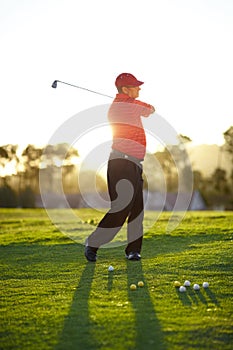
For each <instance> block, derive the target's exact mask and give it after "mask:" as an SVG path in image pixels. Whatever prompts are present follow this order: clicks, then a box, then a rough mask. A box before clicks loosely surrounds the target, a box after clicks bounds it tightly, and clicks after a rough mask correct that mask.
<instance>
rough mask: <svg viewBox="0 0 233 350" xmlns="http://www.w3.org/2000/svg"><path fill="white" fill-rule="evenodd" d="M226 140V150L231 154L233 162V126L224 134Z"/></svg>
mask: <svg viewBox="0 0 233 350" xmlns="http://www.w3.org/2000/svg"><path fill="white" fill-rule="evenodd" d="M223 136H224V139H225V145H224V148H225V150H226V151H227V152H229V153H230V155H231V157H232V162H233V126H231V127H230V128H229V129H228V130H227V131H225V132H224V133H223Z"/></svg>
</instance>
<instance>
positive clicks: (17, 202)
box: [0, 126, 233, 209]
mask: <svg viewBox="0 0 233 350" xmlns="http://www.w3.org/2000/svg"><path fill="white" fill-rule="evenodd" d="M223 135H224V139H225V144H224V145H223V146H222V147H223V149H224V151H226V152H227V153H228V154H229V156H230V157H229V159H230V161H231V174H230V177H227V173H226V170H225V169H222V168H219V167H217V168H216V169H215V171H214V172H213V173H212V174H211V176H208V177H205V176H204V175H203V174H202V173H201V172H200V171H197V170H194V171H193V174H192V175H193V178H192V181H193V188H194V189H195V190H199V191H200V193H201V194H202V196H203V198H204V200H205V202H206V204H207V207H208V208H210V209H211V208H214V207H221V206H222V207H224V208H226V209H233V199H232V198H233V126H231V127H230V128H229V129H228V130H227V131H226V132H224V133H223ZM178 141H179V142H178V143H177V144H176V145H167V146H166V147H164V148H163V149H162V150H160V151H157V152H155V154H151V155H148V156H147V157H146V159H145V162H144V169H145V172H144V173H146V174H147V177H145V176H144V187H145V188H148V189H149V190H150V191H154V192H156V191H160V190H161V186H163V184H164V183H166V191H167V192H176V191H177V190H178V187H179V182H180V180H182V187H181V188H179V189H180V190H181V191H183V192H185V191H186V190H187V188H188V186H190V178H189V175H190V174H189V164H188V158H187V157H186V153H185V152H186V151H185V147H184V144H186V143H189V142H191V139H190V138H189V137H187V136H183V135H179V140H178ZM152 158H153V159H152ZM78 160H79V153H78V150H77V149H75V148H74V147H70V146H69V145H68V144H65V143H63V144H58V145H47V146H45V147H36V146H34V145H28V146H27V147H26V148H25V149H23V150H22V151H20V150H19V147H18V145H11V144H8V145H3V146H0V207H22V208H33V207H35V206H36V196H38V195H39V194H40V185H39V179H41V178H42V179H43V182H44V183H45V184H46V190H47V191H48V192H52V193H56V178H57V174H58V172H60V171H62V185H63V189H64V192H65V193H66V194H75V193H77V194H78V193H80V188H79V184H78V175H79V166H78V165H77V164H78ZM82 178H84V179H85V181H82V191H87V192H88V191H89V190H90V187H92V186H90V183H91V182H95V187H96V188H97V191H98V192H106V191H107V185H106V182H105V180H104V179H103V178H102V176H101V175H98V174H95V173H94V172H92V171H86V172H85V173H82ZM148 179H149V180H150V181H149V185H148ZM83 184H84V185H83ZM83 186H84V188H83ZM148 186H149V187H148Z"/></svg>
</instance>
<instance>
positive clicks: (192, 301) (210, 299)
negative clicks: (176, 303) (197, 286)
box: [177, 287, 220, 306]
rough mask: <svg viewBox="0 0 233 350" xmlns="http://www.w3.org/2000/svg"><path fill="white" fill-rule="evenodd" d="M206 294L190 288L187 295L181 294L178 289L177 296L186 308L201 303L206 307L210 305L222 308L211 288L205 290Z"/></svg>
mask: <svg viewBox="0 0 233 350" xmlns="http://www.w3.org/2000/svg"><path fill="white" fill-rule="evenodd" d="M204 293H205V294H204ZM204 293H203V292H202V290H198V291H194V290H193V289H192V288H190V287H187V291H186V292H185V293H181V292H179V289H178V288H177V295H178V297H179V299H180V301H181V302H182V304H183V305H185V306H193V305H196V306H197V305H198V304H200V303H201V304H204V305H206V306H208V304H209V303H212V304H215V305H217V306H220V304H219V302H218V300H217V298H216V296H215V294H214V293H213V292H212V291H211V290H210V288H208V289H205V290H204Z"/></svg>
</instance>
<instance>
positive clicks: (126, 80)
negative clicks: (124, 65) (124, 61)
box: [115, 73, 144, 87]
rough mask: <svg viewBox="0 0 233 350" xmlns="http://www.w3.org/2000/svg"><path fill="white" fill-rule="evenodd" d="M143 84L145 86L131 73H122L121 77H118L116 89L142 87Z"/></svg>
mask: <svg viewBox="0 0 233 350" xmlns="http://www.w3.org/2000/svg"><path fill="white" fill-rule="evenodd" d="M142 84H144V82H142V81H139V80H137V79H136V78H135V76H134V75H133V74H130V73H121V74H120V75H118V77H117V78H116V81H115V85H116V87H122V86H140V85H142Z"/></svg>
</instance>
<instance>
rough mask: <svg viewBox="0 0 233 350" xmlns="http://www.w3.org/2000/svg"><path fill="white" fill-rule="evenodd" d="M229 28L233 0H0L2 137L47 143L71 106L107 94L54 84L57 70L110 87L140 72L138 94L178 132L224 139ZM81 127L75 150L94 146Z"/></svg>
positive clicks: (203, 140)
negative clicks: (119, 78) (120, 78)
mask: <svg viewBox="0 0 233 350" xmlns="http://www.w3.org/2000/svg"><path fill="white" fill-rule="evenodd" d="M232 38H233V1H232V0H154V1H151V0H144V1H138V0H128V1H125V0H118V1H114V2H113V1H109V0H85V1H83V0H82V1H79V0H0V49H1V55H0V77H1V79H0V96H1V103H0V118H1V134H0V145H4V144H8V143H12V144H19V145H21V146H24V145H27V144H34V145H38V146H43V145H46V144H47V143H49V141H50V139H51V137H52V135H53V134H54V133H55V132H56V130H57V129H58V128H60V127H61V125H63V124H64V123H66V121H67V120H69V118H71V117H72V116H74V115H76V114H77V113H80V112H82V111H85V110H86V109H90V108H94V107H95V106H99V105H102V104H103V105H104V104H109V103H110V102H111V99H109V98H108V97H103V96H100V95H96V94H92V93H90V92H87V91H84V90H81V89H76V88H73V87H70V86H67V85H64V84H58V87H57V89H53V88H51V84H52V82H53V81H54V80H55V79H58V80H61V81H65V82H69V83H71V84H75V85H78V86H81V87H85V88H88V89H91V90H96V91H99V92H102V93H105V94H107V95H110V96H114V95H115V94H116V88H115V85H114V82H115V78H116V76H117V75H118V74H120V73H122V72H129V73H132V74H134V75H135V76H136V77H137V78H138V79H139V80H142V81H144V82H145V83H144V85H143V86H142V89H141V91H140V99H141V100H142V101H145V102H148V103H150V104H152V105H154V106H155V108H156V112H157V114H158V115H160V116H162V117H163V118H164V119H165V120H166V121H167V122H168V123H169V124H170V125H172V127H173V128H174V129H175V130H176V131H177V133H179V134H183V135H186V136H188V137H190V138H191V139H192V141H193V143H194V144H222V143H223V142H224V139H223V136H222V134H223V132H224V131H226V130H227V129H228V128H229V127H230V126H231V125H233V103H232V98H233V83H232V82H233V64H232V62H233V45H232ZM153 118H155V119H156V115H155V116H153ZM152 120H153V119H152ZM82 122H83V120H82V114H81V117H80V123H82ZM77 133H78V130H77ZM88 133H89V132H87V134H88ZM101 135H102V136H103V138H104V136H105V135H106V128H105V129H104V131H102V134H101ZM89 136H90V137H89V138H88V137H87V135H86V136H85V138H83V140H82V142H81V141H80V152H81V151H83V152H85V149H86V148H87V147H90V145H91V147H94V146H95V142H96V138H95V136H93V134H92V133H91V132H90V135H89Z"/></svg>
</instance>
